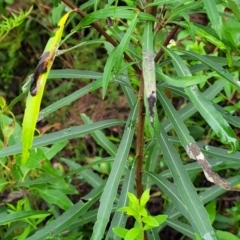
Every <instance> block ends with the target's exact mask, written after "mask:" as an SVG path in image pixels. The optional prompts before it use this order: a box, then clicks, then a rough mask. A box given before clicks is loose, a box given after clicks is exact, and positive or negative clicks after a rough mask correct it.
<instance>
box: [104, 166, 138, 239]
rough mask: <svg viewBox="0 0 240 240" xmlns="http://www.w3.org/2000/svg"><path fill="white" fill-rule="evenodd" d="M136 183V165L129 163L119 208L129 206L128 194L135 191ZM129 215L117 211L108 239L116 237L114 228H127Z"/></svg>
mask: <svg viewBox="0 0 240 240" xmlns="http://www.w3.org/2000/svg"><path fill="white" fill-rule="evenodd" d="M134 181H135V164H134V162H129V165H128V166H127V172H126V175H125V176H124V182H123V184H122V190H121V193H120V198H119V201H118V204H117V208H121V207H123V206H127V202H128V197H127V193H128V192H132V191H134ZM127 217H128V216H127V215H126V214H124V212H119V211H115V213H114V217H113V219H112V220H111V226H110V227H109V230H108V233H107V236H106V239H111V238H113V237H114V234H113V232H112V230H111V229H112V228H113V227H125V224H126V221H127Z"/></svg>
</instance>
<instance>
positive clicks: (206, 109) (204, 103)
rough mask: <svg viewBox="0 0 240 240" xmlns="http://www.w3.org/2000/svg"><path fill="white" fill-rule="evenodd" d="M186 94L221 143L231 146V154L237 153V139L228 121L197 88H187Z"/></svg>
mask: <svg viewBox="0 0 240 240" xmlns="http://www.w3.org/2000/svg"><path fill="white" fill-rule="evenodd" d="M185 92H186V93H187V94H188V96H189V98H190V99H191V101H192V103H193V104H194V106H195V107H196V108H197V109H198V111H199V113H200V114H201V115H202V116H203V118H204V119H205V120H206V121H207V123H208V124H209V125H210V126H211V128H212V129H213V131H214V132H215V133H216V135H217V136H218V137H219V138H220V139H221V141H222V142H223V143H225V144H229V145H230V146H231V151H230V152H231V153H234V152H236V151H237V150H238V148H239V142H238V140H237V137H236V135H235V133H234V131H233V130H232V128H231V127H230V126H229V124H228V123H227V121H226V120H225V119H224V118H223V116H222V115H221V114H220V113H219V112H218V111H217V110H216V109H215V108H214V106H213V105H212V103H211V102H210V101H209V100H207V99H206V98H205V97H204V96H203V95H202V94H201V92H200V91H199V89H198V88H197V86H192V87H190V88H186V89H185Z"/></svg>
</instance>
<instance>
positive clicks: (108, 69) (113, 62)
mask: <svg viewBox="0 0 240 240" xmlns="http://www.w3.org/2000/svg"><path fill="white" fill-rule="evenodd" d="M137 21H138V14H135V15H134V18H133V19H132V22H131V25H130V26H129V28H128V29H127V31H126V33H125V34H124V37H123V38H122V40H121V42H120V44H119V45H118V46H117V47H116V48H115V49H114V50H113V51H112V52H111V53H110V54H109V58H108V60H107V62H106V64H105V67H104V71H103V79H102V89H103V92H102V95H103V98H104V97H105V95H106V92H107V87H108V84H109V82H110V81H111V80H112V79H113V78H114V77H115V75H116V74H117V73H118V72H119V70H120V68H121V65H122V61H123V53H124V52H125V51H126V49H127V47H128V45H129V42H130V39H131V37H132V34H133V31H134V29H135V26H136V24H137Z"/></svg>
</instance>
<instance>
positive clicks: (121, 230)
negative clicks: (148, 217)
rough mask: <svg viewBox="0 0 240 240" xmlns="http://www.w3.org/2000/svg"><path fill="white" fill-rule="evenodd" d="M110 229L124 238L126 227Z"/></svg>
mask: <svg viewBox="0 0 240 240" xmlns="http://www.w3.org/2000/svg"><path fill="white" fill-rule="evenodd" d="M112 230H113V232H114V233H115V234H116V235H117V236H118V237H121V238H124V237H125V236H126V234H127V232H128V230H127V229H125V228H122V227H114V228H112Z"/></svg>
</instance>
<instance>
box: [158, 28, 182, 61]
mask: <svg viewBox="0 0 240 240" xmlns="http://www.w3.org/2000/svg"><path fill="white" fill-rule="evenodd" d="M179 27H180V26H179V25H176V26H175V27H174V28H173V29H172V31H171V32H170V33H169V34H168V36H167V38H166V39H165V41H164V43H163V46H164V47H166V46H167V45H168V44H169V42H170V40H171V39H173V36H174V35H175V33H176V32H177V30H178V29H179ZM162 55H163V50H162V49H160V51H159V52H158V53H157V55H156V57H155V58H154V61H155V62H158V60H159V59H160V57H161V56H162Z"/></svg>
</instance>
